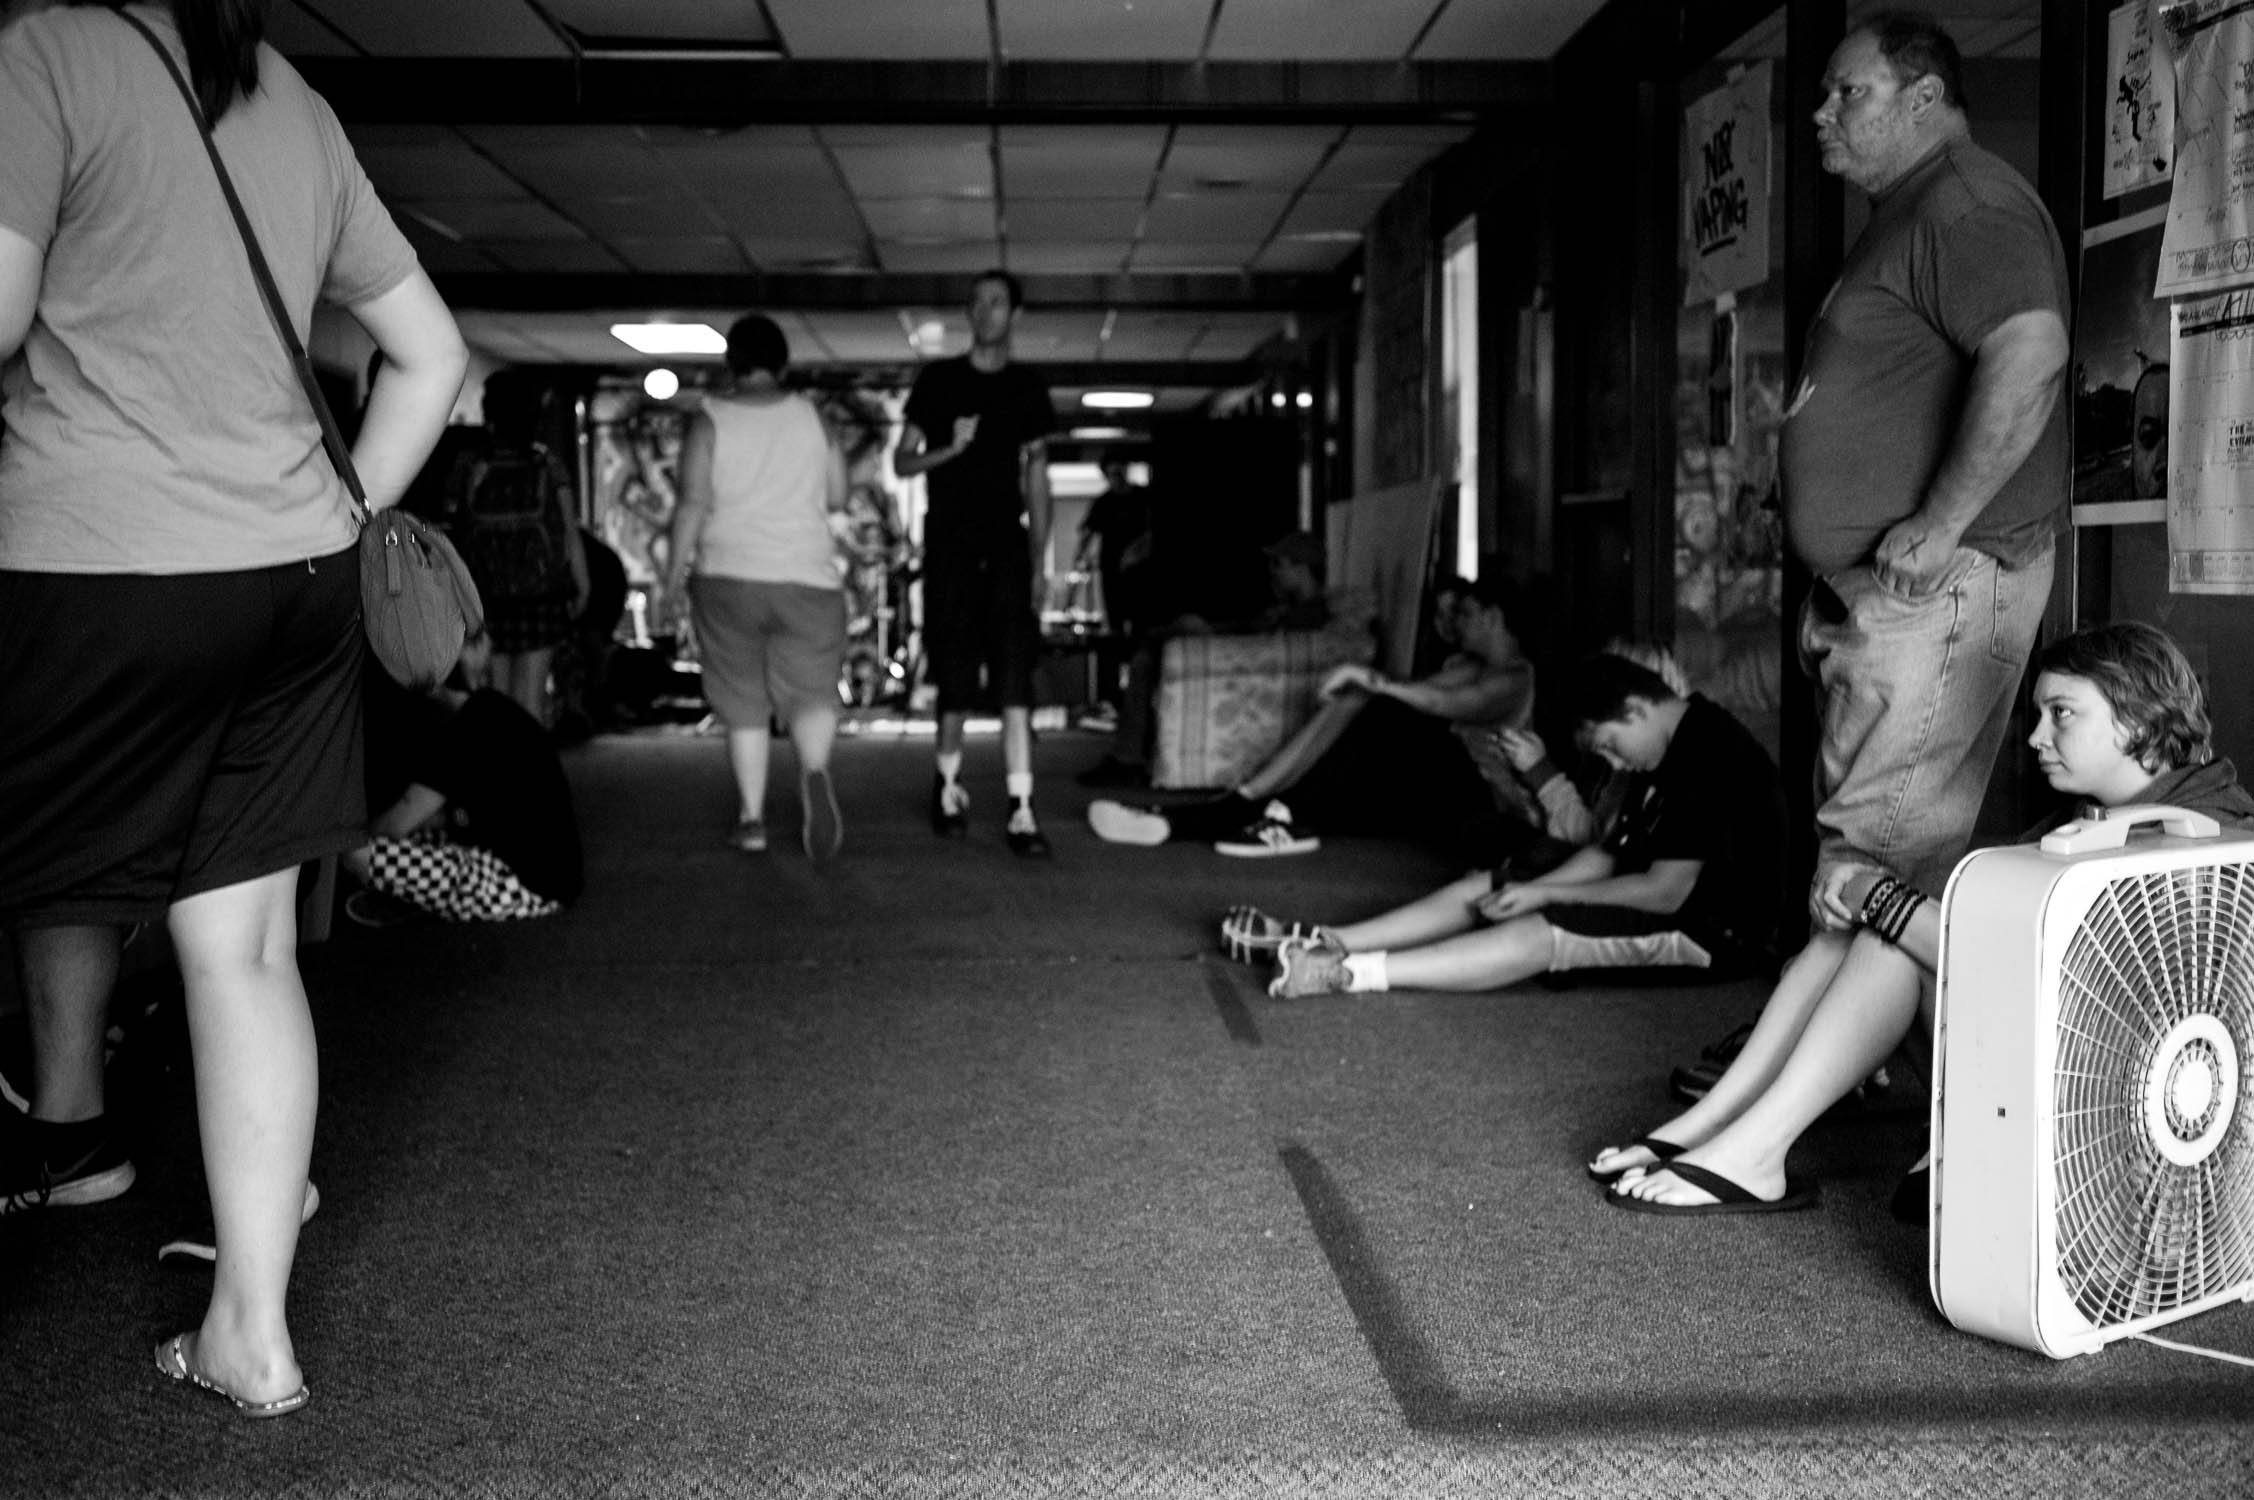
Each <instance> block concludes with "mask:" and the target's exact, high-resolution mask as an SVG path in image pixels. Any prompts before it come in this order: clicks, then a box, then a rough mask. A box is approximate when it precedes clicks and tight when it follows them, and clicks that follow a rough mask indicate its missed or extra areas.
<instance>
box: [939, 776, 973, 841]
mask: <svg viewBox="0 0 2254 1500" xmlns="http://www.w3.org/2000/svg"><path fill="white" fill-rule="evenodd" d="M931 831H932V832H933V833H936V834H938V835H939V836H940V837H941V838H948V839H959V838H961V837H962V836H963V835H964V834H966V833H968V832H970V791H969V789H968V788H967V787H965V786H964V785H963V784H962V783H961V782H959V781H949V780H948V779H947V778H946V777H944V776H939V775H934V776H933V777H932V778H931Z"/></svg>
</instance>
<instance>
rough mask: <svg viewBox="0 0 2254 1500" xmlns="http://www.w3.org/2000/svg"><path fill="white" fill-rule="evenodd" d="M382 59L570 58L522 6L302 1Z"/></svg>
mask: <svg viewBox="0 0 2254 1500" xmlns="http://www.w3.org/2000/svg"><path fill="white" fill-rule="evenodd" d="M300 3H301V4H304V5H306V6H307V8H308V9H310V10H312V11H313V12H314V14H315V15H317V16H320V17H322V18H323V19H325V20H327V21H328V22H330V24H332V25H333V26H335V28H336V29H337V30H338V31H341V32H343V33H344V34H345V35H346V36H348V37H350V38H351V39H352V40H353V41H354V42H356V43H358V44H359V45H360V46H361V47H364V48H366V49H367V50H368V51H369V52H371V53H374V54H375V55H376V56H378V57H569V56H570V55H571V49H570V47H568V46H567V45H566V44H565V42H564V40H563V38H562V37H560V36H558V35H556V33H555V32H554V31H552V30H550V29H549V28H548V27H547V26H546V25H545V24H544V23H543V22H542V21H541V20H540V17H539V14H538V13H537V12H536V11H534V10H533V9H532V7H530V6H528V5H525V4H523V3H522V0H300Z"/></svg>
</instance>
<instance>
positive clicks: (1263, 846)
mask: <svg viewBox="0 0 2254 1500" xmlns="http://www.w3.org/2000/svg"><path fill="white" fill-rule="evenodd" d="M1322 847H1323V841H1322V840H1321V839H1319V838H1317V837H1315V836H1314V835H1313V834H1311V833H1298V832H1295V831H1294V830H1293V829H1292V826H1291V809H1290V808H1288V807H1286V806H1284V804H1283V803H1281V802H1271V803H1269V804H1268V807H1267V810H1266V811H1265V812H1263V813H1261V815H1260V816H1259V818H1258V819H1256V820H1255V821H1254V822H1253V823H1252V825H1251V826H1250V827H1248V828H1246V829H1245V830H1244V831H1243V832H1242V833H1237V834H1232V835H1231V836H1229V837H1228V838H1224V839H1216V840H1215V841H1214V844H1213V850H1214V852H1215V853H1217V854H1228V855H1233V856H1235V857H1236V858H1238V859H1274V858H1276V857H1278V856H1279V855H1285V854H1312V853H1314V852H1315V851H1316V850H1317V849H1320V848H1322Z"/></svg>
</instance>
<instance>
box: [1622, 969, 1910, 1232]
mask: <svg viewBox="0 0 2254 1500" xmlns="http://www.w3.org/2000/svg"><path fill="white" fill-rule="evenodd" d="M1924 978H1925V971H1924V969H1923V968H1921V967H1920V966H1919V965H1918V963H1917V961H1916V960H1915V959H1913V958H1911V957H1910V956H1909V955H1908V954H1906V953H1904V952H1902V950H1901V949H1899V948H1896V947H1894V946H1893V945H1892V944H1891V943H1888V942H1886V941H1884V940H1883V939H1881V938H1878V937H1875V936H1873V935H1871V934H1870V933H1867V932H1866V933H1860V934H1858V935H1857V936H1856V938H1855V940H1854V942H1853V944H1852V945H1851V946H1850V947H1849V949H1848V953H1847V959H1846V962H1844V963H1842V964H1841V965H1840V966H1839V972H1838V974H1837V975H1835V976H1834V977H1833V979H1832V982H1831V984H1830V985H1829V987H1827V988H1826V989H1825V990H1824V993H1823V998H1822V999H1820V1000H1818V1001H1817V1002H1816V1008H1815V1012H1814V1014H1812V1015H1810V1016H1809V1018H1808V1024H1807V1026H1806V1028H1805V1029H1804V1030H1802V1032H1801V1033H1800V1044H1799V1045H1798V1046H1796V1047H1794V1048H1793V1049H1792V1055H1791V1057H1789V1058H1788V1059H1786V1061H1785V1065H1784V1067H1783V1068H1782V1069H1780V1070H1779V1071H1778V1073H1777V1076H1776V1078H1775V1080H1774V1081H1773V1082H1771V1083H1770V1085H1769V1087H1768V1088H1767V1089H1765V1090H1763V1091H1762V1093H1761V1096H1760V1097H1759V1098H1757V1099H1755V1100H1754V1101H1753V1102H1752V1103H1750V1104H1748V1105H1747V1106H1746V1107H1745V1108H1744V1109H1743V1110H1742V1111H1741V1112H1740V1113H1739V1114H1738V1116H1737V1118H1736V1119H1734V1120H1732V1121H1731V1122H1730V1123H1729V1124H1728V1125H1727V1126H1725V1127H1723V1128H1722V1129H1721V1130H1720V1131H1719V1132H1717V1133H1716V1134H1715V1135H1714V1136H1713V1137H1712V1138H1711V1139H1709V1140H1707V1141H1706V1142H1704V1143H1703V1144H1702V1145H1699V1146H1697V1147H1695V1148H1693V1149H1692V1150H1690V1151H1686V1152H1685V1153H1683V1156H1682V1157H1681V1160H1683V1161H1686V1162H1688V1163H1690V1164H1691V1165H1692V1166H1697V1167H1704V1168H1706V1169H1707V1170H1708V1171H1711V1172H1718V1173H1720V1174H1721V1175H1722V1176H1724V1177H1726V1178H1728V1179H1729V1180H1730V1181H1732V1182H1735V1183H1737V1184H1738V1185H1739V1186H1741V1187H1743V1188H1745V1189H1746V1190H1747V1191H1749V1192H1751V1193H1753V1194H1755V1195H1757V1196H1759V1197H1763V1198H1775V1197H1778V1196H1780V1195H1781V1194H1782V1193H1783V1192H1784V1159H1785V1153H1786V1152H1788V1151H1790V1150H1791V1149H1792V1144H1793V1142H1795V1141H1797V1140H1799V1139H1800V1136H1801V1134H1802V1132H1804V1131H1806V1130H1807V1128H1808V1127H1809V1126H1810V1125H1813V1124H1814V1123H1815V1122H1816V1119H1817V1117H1818V1116H1820V1115H1822V1114H1823V1112H1824V1111H1825V1110H1827V1109H1829V1108H1831V1107H1832V1106H1833V1105H1834V1104H1837V1103H1838V1102H1839V1101H1840V1100H1841V1099H1843V1098H1845V1097H1846V1096H1847V1094H1848V1092H1849V1091H1850V1090H1851V1089H1853V1088H1854V1087H1855V1085H1856V1084H1858V1083H1861V1082H1862V1081H1863V1080H1864V1079H1866V1078H1868V1077H1870V1075H1871V1072H1872V1070H1873V1069H1875V1068H1877V1067H1878V1065H1879V1064H1880V1063H1883V1062H1885V1061H1886V1059H1887V1056H1888V1055H1889V1054H1890V1053H1892V1052H1893V1050H1894V1049H1895V1048H1896V1047H1898V1046H1900V1045H1901V1043H1902V1038H1903V1037H1904V1036H1906V1035H1908V1033H1909V1029H1910V1025H1911V1023H1912V1022H1913V1021H1915V1020H1916V1019H1917V1013H1918V999H1919V992H1920V991H1921V990H1922V989H1923V988H1924ZM1621 1191H1623V1192H1627V1193H1632V1194H1633V1195H1634V1196H1636V1197H1638V1198H1643V1199H1647V1200H1649V1201H1652V1202H1656V1203H1673V1204H1684V1205H1696V1204H1700V1203H1706V1202H1710V1201H1712V1195H1710V1194H1709V1193H1707V1192H1706V1191H1705V1190H1704V1189H1702V1188H1696V1187H1693V1186H1691V1185H1690V1184H1689V1183H1687V1182H1684V1181H1682V1180H1681V1179H1680V1178H1678V1177H1676V1176H1675V1175H1674V1174H1673V1173H1672V1172H1669V1171H1668V1170H1667V1169H1666V1168H1664V1167H1661V1168H1657V1169H1655V1170H1653V1171H1651V1172H1649V1173H1646V1174H1645V1175H1643V1176H1642V1177H1640V1178H1638V1179H1636V1180H1635V1181H1633V1182H1628V1183H1624V1184H1623V1185H1622V1187H1621Z"/></svg>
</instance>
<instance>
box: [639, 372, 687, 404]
mask: <svg viewBox="0 0 2254 1500" xmlns="http://www.w3.org/2000/svg"><path fill="white" fill-rule="evenodd" d="M680 389H681V377H680V376H678V375H676V374H674V373H673V372H672V371H671V370H668V369H666V368H665V367H664V366H663V365H660V366H658V367H657V368H656V369H654V370H652V371H650V373H649V374H647V375H644V376H643V377H642V390H643V392H644V393H645V394H647V395H648V396H649V398H650V399H651V400H652V401H670V400H672V399H673V398H674V396H675V395H676V394H678V393H679V392H680Z"/></svg>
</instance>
